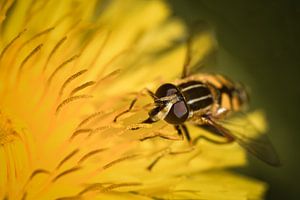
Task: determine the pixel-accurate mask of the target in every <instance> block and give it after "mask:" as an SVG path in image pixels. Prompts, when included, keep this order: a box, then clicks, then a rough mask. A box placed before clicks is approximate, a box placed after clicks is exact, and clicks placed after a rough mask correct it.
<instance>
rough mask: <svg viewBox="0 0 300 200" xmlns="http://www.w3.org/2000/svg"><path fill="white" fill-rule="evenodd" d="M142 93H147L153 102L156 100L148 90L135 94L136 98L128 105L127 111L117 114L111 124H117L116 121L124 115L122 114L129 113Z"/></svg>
mask: <svg viewBox="0 0 300 200" xmlns="http://www.w3.org/2000/svg"><path fill="white" fill-rule="evenodd" d="M144 92H146V93H147V94H148V95H149V96H151V97H152V98H153V99H154V100H155V99H156V98H157V97H156V96H155V94H154V93H153V92H152V91H151V90H149V89H147V88H145V89H143V90H142V91H141V92H139V93H138V94H137V97H135V98H134V99H133V100H132V102H131V103H130V105H129V108H128V109H127V110H125V111H123V112H121V113H119V114H118V115H116V116H115V118H114V120H113V122H117V120H118V118H119V117H121V116H122V115H124V114H126V113H128V112H130V111H131V110H132V108H133V106H134V105H135V103H136V102H137V100H138V97H139V96H140V95H142V94H143V93H144Z"/></svg>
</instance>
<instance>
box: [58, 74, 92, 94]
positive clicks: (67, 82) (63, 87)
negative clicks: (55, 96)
mask: <svg viewBox="0 0 300 200" xmlns="http://www.w3.org/2000/svg"><path fill="white" fill-rule="evenodd" d="M87 71H88V70H87V69H84V70H81V71H79V72H77V73H75V74H73V75H72V76H70V77H69V78H68V79H67V80H66V81H65V82H64V84H63V85H62V87H61V88H60V92H59V96H62V94H63V92H64V89H65V88H66V87H67V85H68V84H69V83H71V81H73V80H74V79H76V78H77V77H79V76H80V75H82V74H84V73H85V72H87Z"/></svg>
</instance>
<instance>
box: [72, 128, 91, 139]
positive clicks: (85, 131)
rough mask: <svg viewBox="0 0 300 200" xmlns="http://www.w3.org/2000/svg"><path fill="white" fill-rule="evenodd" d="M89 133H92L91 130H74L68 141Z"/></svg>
mask: <svg viewBox="0 0 300 200" xmlns="http://www.w3.org/2000/svg"><path fill="white" fill-rule="evenodd" d="M89 132H92V129H90V128H89V129H78V130H76V131H75V132H74V133H73V134H72V136H71V137H70V140H73V139H74V138H75V137H76V136H77V135H80V134H82V133H89Z"/></svg>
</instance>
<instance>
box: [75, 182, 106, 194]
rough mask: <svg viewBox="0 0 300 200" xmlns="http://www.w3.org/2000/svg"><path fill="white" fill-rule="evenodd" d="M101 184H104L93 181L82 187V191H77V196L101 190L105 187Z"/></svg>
mask: <svg viewBox="0 0 300 200" xmlns="http://www.w3.org/2000/svg"><path fill="white" fill-rule="evenodd" d="M103 185H104V184H103V183H94V184H91V185H88V186H87V187H86V188H84V189H83V190H82V191H80V192H79V193H78V196H81V195H84V194H85V193H88V192H90V191H95V190H102V189H104V188H105V187H104V186H103Z"/></svg>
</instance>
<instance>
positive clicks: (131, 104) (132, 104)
mask: <svg viewBox="0 0 300 200" xmlns="http://www.w3.org/2000/svg"><path fill="white" fill-rule="evenodd" d="M136 101H137V98H135V99H133V101H132V102H131V103H130V106H129V108H128V109H127V110H125V111H123V112H121V113H119V114H117V115H116V116H115V118H114V122H117V120H118V118H119V117H121V116H122V115H124V114H126V113H128V112H130V111H131V110H132V108H133V106H134V104H135V103H136Z"/></svg>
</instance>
